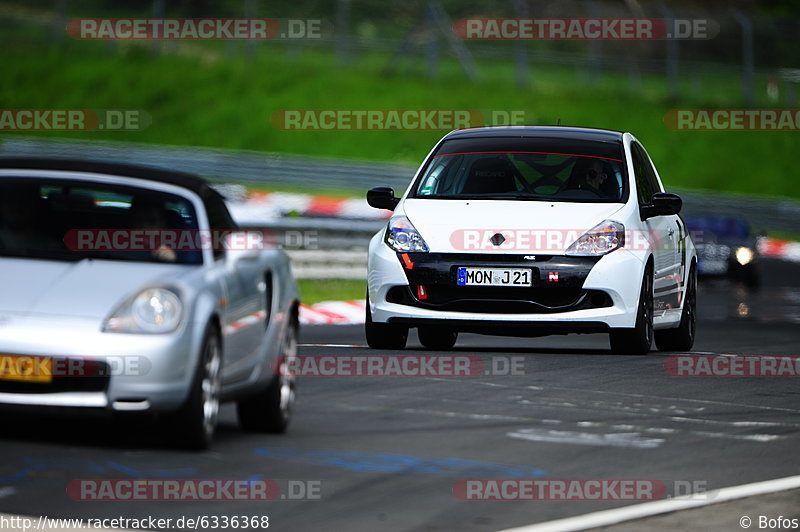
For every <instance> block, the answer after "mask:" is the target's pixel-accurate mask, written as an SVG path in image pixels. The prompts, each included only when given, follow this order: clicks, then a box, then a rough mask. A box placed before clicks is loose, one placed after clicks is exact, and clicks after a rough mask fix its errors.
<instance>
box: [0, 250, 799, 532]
mask: <svg viewBox="0 0 800 532" xmlns="http://www.w3.org/2000/svg"><path fill="white" fill-rule="evenodd" d="M762 273H763V278H764V283H763V286H762V288H761V289H760V290H758V291H756V292H751V291H747V290H746V289H744V288H742V287H737V286H735V285H731V284H729V283H727V282H724V281H721V282H716V281H715V282H703V283H701V289H700V294H699V305H700V310H699V314H700V322H699V325H698V339H697V342H696V344H695V349H694V351H693V352H695V353H705V354H711V353H713V354H755V355H798V354H800V353H798V340H800V277H799V276H798V273H800V268H798V266H797V265H796V264H794V265H793V264H790V263H786V262H779V261H764V263H763V272H762ZM301 341H302V344H303V346H302V347H301V350H300V353H301V354H302V355H314V356H323V355H334V356H347V355H367V354H369V355H375V354H382V355H389V354H396V353H390V352H376V351H370V350H369V349H367V348H365V347H361V346H363V345H364V343H365V341H364V337H363V332H362V329H361V327H358V326H308V327H306V328H305V329H304V330H303V331H302V338H301ZM323 344H336V346H326V345H323ZM402 354H403V355H411V354H425V355H430V354H438V355H443V354H445V353H443V352H431V351H427V350H424V349H422V348H421V347H420V345H419V343H418V342H417V339H416V336H414V335H413V334H412V337H411V339H410V341H409V347H408V348H407V349H406V350H405V351H404V352H403V353H402ZM452 354H456V355H477V356H479V357H480V358H481V359H482V360H483V363H484V367H485V368H489V369H491V368H494V369H496V370H497V372H498V373H501V372H502V371H501V370H503V368H507V367H508V365H509V364H512V363H517V364H521V366H520V367H519V368H518V369H523V370H524V371H521V372H520V371H518V372H517V373H522V374H517V375H501V374H493V375H477V376H470V377H306V378H304V379H302V380H301V382H300V384H299V395H298V404H297V408H296V411H295V418H294V420H293V424H292V426H291V427H290V430H289V432H288V433H287V434H286V435H282V436H273V435H256V434H248V433H243V432H241V431H240V430H239V429H238V427H237V425H236V422H235V411H234V408H233V407H232V406H226V407H224V409H223V415H222V426H221V429H220V432H219V434H218V438H217V441H216V443H215V446H214V448H213V450H212V451H210V452H206V453H189V452H183V451H180V450H176V449H173V448H170V447H168V446H165V445H163V444H161V443H160V442H159V439H158V434H155V433H153V430H152V429H151V428H150V427H149V426H148V425H145V424H140V423H133V422H131V423H119V422H111V421H108V420H105V419H76V418H68V417H64V416H60V417H43V416H35V417H33V416H30V415H20V414H15V415H13V416H9V415H4V416H3V423H2V424H0V427H2V428H0V430H2V440H3V441H2V443H1V444H0V445H1V447H0V450H1V452H2V460H1V461H0V464H1V465H0V512H4V513H13V514H24V515H31V516H39V515H42V514H47V515H48V517H120V516H121V517H127V518H143V517H147V516H156V517H164V518H166V517H172V518H179V517H181V516H189V517H197V516H203V515H205V516H241V515H255V516H262V515H268V516H269V522H270V525H271V526H270V530H273V529H275V530H348V531H362V530H363V531H373V530H498V529H503V528H507V527H512V526H521V525H525V524H531V523H537V522H544V521H549V520H553V519H559V518H564V517H569V516H577V515H580V514H585V513H588V512H592V511H596V510H600V509H606V508H613V507H619V506H624V505H628V504H635V502H632V501H463V500H460V499H459V498H457V497H456V496H454V493H453V489H454V486H456V484H457V482H458V481H459V480H460V479H470V478H473V479H475V478H498V479H503V478H537V479H656V480H659V481H661V482H663V484H664V485H665V486H666V488H667V491H668V493H669V494H676V491H675V490H676V484H675V481H688V482H683V483H680V484H677V486H686V485H692V486H699V487H704V488H705V489H716V488H723V487H727V486H734V485H740V484H745V483H750V482H755V481H761V480H768V479H774V478H780V477H786V476H790V475H795V474H797V471H798V463H800V461H799V460H798V458H797V456H798V454H797V452H798V447H799V444H800V438H798V427H799V426H800V416H798V414H800V391H799V390H798V380H797V379H793V378H791V377H780V378H769V377H758V378H755V377H729V378H725V377H691V378H690V377H675V376H670V375H669V374H668V373H667V371H666V370H665V368H664V363H665V361H666V360H667V357H668V356H670V355H671V354H667V353H660V352H653V353H651V354H650V355H649V356H645V357H628V356H617V355H612V354H611V353H610V352H609V350H608V341H607V338H606V337H605V336H600V335H586V336H574V335H573V336H566V337H565V336H552V337H545V338H533V339H510V338H501V337H488V336H477V335H463V336H462V337H461V338H460V339H459V343H458V344H457V346H456V349H455V350H454V351H453V352H452ZM515 361H517V362H515ZM132 478H147V479H174V478H193V479H201V478H202V479H209V478H210V479H273V480H275V481H277V483H278V485H279V486H281V489H282V492H281V493H282V494H283V495H284V496H285V497H284V498H281V497H279V498H277V499H275V500H271V501H266V502H264V501H260V502H252V501H238V500H236V501H219V502H197V501H161V502H153V501H121V502H120V501H100V502H97V501H80V500H73V499H72V498H71V497H70V496H68V494H67V490H66V487H67V485H68V484H69V482H70V481H73V480H75V479H132ZM300 481H302V482H300ZM305 481H310V483H304V482H305ZM317 487H318V488H319V497H318V498H317V499H313V500H309V499H305V500H290V499H292V495H293V494H294V495H297V496H298V497H301V496H302V493H300V492H301V491H303V489H306V490H307V489H309V488H312V489H315V488H317ZM301 488H303V489H301ZM290 489H293V490H295V491H294V492H290ZM789 502H790V503H791V505H792V506H793V509H794V511H795V513H797V509H798V508H800V505H798V502H800V500H798V497H797V496H796V494H793V495H791V497H790V500H789ZM723 506H725V509H723V510H720V511H723V512H724V513H723V514H722V515H717V516H716V523H717V525H718V526H720V527H721V528H727V529H730V530H734V529H736V530H739V529H740V528H739V513H738V512H737V510H736V508H735V506H734V507H730V506H727V505H720V507H723ZM784 515H787V514H784ZM775 517H777V516H775ZM694 524H695V525H696V526H697V527H700V528H702V524H701V523H694ZM754 528H757V527H754ZM630 529H631V530H633V529H636V526H633V527H631V528H630Z"/></svg>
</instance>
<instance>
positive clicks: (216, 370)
mask: <svg viewBox="0 0 800 532" xmlns="http://www.w3.org/2000/svg"><path fill="white" fill-rule="evenodd" d="M221 388H222V351H221V349H220V341H219V334H218V332H217V330H216V328H215V327H213V326H211V325H209V327H208V329H207V330H206V333H205V337H204V340H203V347H202V350H201V352H200V360H199V363H198V368H197V371H196V372H195V377H194V379H193V381H192V388H191V390H190V391H189V398H188V399H187V401H186V403H185V404H184V406H183V408H181V409H180V410H179V411H178V412H177V413H176V414H175V415H174V416H172V417H171V418H169V419H168V420H167V422H168V423H169V426H168V428H169V429H171V430H172V431H174V433H175V435H176V437H177V439H178V440H179V441H180V443H181V445H182V446H184V447H186V448H189V449H197V450H203V449H208V447H209V446H210V445H211V441H212V440H213V438H214V432H216V429H217V420H218V418H219V403H220V400H219V397H220V389H221Z"/></svg>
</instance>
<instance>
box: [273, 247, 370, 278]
mask: <svg viewBox="0 0 800 532" xmlns="http://www.w3.org/2000/svg"><path fill="white" fill-rule="evenodd" d="M287 253H288V254H289V258H291V259H292V273H293V274H294V276H295V277H296V278H298V279H366V278H367V250H366V249H360V250H349V251H331V250H311V249H297V250H289V251H287Z"/></svg>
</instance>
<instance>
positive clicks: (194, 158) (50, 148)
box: [0, 137, 416, 190]
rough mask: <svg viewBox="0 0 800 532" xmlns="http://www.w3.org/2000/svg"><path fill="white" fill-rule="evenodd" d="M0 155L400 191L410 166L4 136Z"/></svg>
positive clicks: (251, 180)
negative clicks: (136, 165) (111, 162)
mask: <svg viewBox="0 0 800 532" xmlns="http://www.w3.org/2000/svg"><path fill="white" fill-rule="evenodd" d="M0 156H13V157H53V158H56V157H68V158H81V159H92V160H96V161H113V162H119V163H130V164H141V165H146V166H155V167H160V168H169V169H170V170H179V171H182V172H189V173H193V174H197V175H201V176H203V177H205V178H208V179H210V180H213V181H239V182H242V183H276V184H281V185H300V186H303V187H307V188H308V187H317V186H319V185H320V183H324V184H325V185H326V186H330V187H345V188H356V189H364V190H366V189H367V188H369V187H373V186H378V185H388V186H394V187H396V188H397V189H402V190H405V188H406V187H407V186H408V183H409V182H410V181H411V178H412V177H413V176H414V172H415V171H416V168H415V167H412V166H404V165H398V164H387V163H370V162H366V161H358V160H346V159H332V158H326V157H311V156H301V155H287V154H283V153H265V152H256V151H243V150H226V149H221V148H198V147H184V146H164V145H152V144H137V143H128V142H109V141H102V142H98V141H87V140H63V139H43V138H30V137H5V138H3V139H2V140H0Z"/></svg>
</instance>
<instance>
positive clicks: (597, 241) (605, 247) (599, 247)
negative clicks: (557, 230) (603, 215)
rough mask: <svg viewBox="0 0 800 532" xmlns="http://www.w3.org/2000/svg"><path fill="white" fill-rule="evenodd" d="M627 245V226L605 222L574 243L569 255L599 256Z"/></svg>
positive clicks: (568, 252)
mask: <svg viewBox="0 0 800 532" xmlns="http://www.w3.org/2000/svg"><path fill="white" fill-rule="evenodd" d="M624 245H625V226H624V225H622V224H621V223H620V222H616V221H614V220H605V221H603V222H601V223H599V224H597V225H596V226H594V227H592V228H591V229H589V230H588V231H586V232H585V233H584V234H583V235H581V237H580V238H579V239H578V240H576V241H575V242H573V243H572V244H571V245H570V246H569V247H568V248H567V251H566V254H567V255H577V256H583V257H586V256H598V255H605V254H606V253H610V252H612V251H614V250H615V249H618V248H621V247H622V246H624Z"/></svg>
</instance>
